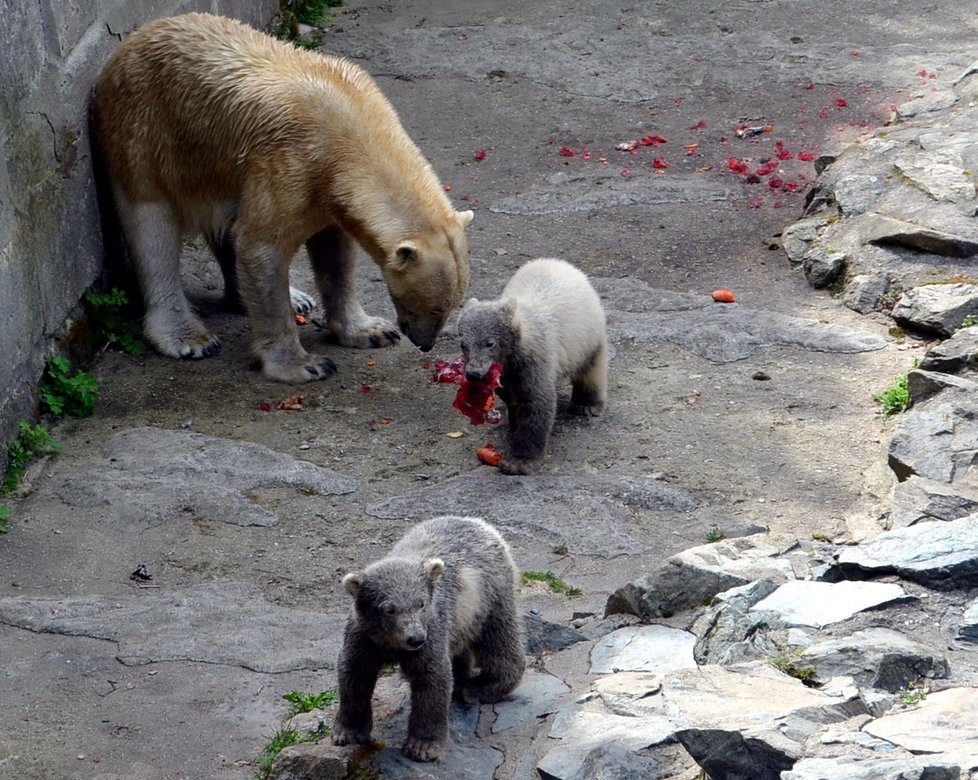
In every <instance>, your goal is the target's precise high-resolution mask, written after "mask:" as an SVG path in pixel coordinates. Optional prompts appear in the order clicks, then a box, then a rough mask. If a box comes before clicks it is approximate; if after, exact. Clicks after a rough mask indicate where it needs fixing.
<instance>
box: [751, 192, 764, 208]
mask: <svg viewBox="0 0 978 780" xmlns="http://www.w3.org/2000/svg"><path fill="white" fill-rule="evenodd" d="M763 205H764V197H763V196H762V195H755V196H754V197H753V198H751V199H750V200H749V201H747V208H751V209H759V208H760V207H761V206H763Z"/></svg>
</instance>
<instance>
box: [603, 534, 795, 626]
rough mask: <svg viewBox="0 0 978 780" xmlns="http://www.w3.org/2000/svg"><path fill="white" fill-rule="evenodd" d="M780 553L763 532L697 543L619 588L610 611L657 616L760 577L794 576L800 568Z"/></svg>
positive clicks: (610, 599) (782, 579)
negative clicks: (712, 542)
mask: <svg viewBox="0 0 978 780" xmlns="http://www.w3.org/2000/svg"><path fill="white" fill-rule="evenodd" d="M780 552H781V550H780V548H779V547H777V546H775V545H774V544H772V543H771V542H770V540H769V539H768V538H767V537H766V536H764V535H760V534H758V535H756V536H748V537H743V538H739V539H724V540H722V541H720V542H716V543H714V544H704V545H700V546H698V547H691V548H690V549H688V550H683V551H682V552H681V553H678V554H676V555H673V556H671V557H669V558H667V559H666V561H665V563H664V564H663V565H662V566H661V567H659V568H658V569H656V570H655V571H654V572H653V573H652V574H649V575H647V576H645V577H641V578H640V579H638V580H635V581H634V582H630V583H628V584H626V585H623V586H622V587H620V588H618V590H616V591H615V592H614V593H612V594H611V596H609V597H608V602H607V604H606V606H605V612H606V614H613V613H615V612H624V613H629V614H633V615H638V616H639V617H640V618H642V619H643V620H654V619H656V618H661V617H669V616H671V615H674V614H676V613H677V612H679V611H682V610H684V609H691V608H694V607H699V606H701V605H702V604H705V603H707V602H708V601H709V600H710V599H711V598H713V597H714V596H716V595H717V594H718V593H722V592H723V591H725V590H729V589H730V588H735V587H739V586H741V585H746V584H748V583H750V582H753V581H754V580H762V579H763V580H770V581H772V582H776V583H782V582H785V581H787V580H789V579H793V578H794V571H793V569H792V566H791V563H790V562H789V561H788V560H786V559H784V558H781V557H779V554H780Z"/></svg>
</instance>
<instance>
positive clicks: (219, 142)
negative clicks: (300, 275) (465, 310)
mask: <svg viewBox="0 0 978 780" xmlns="http://www.w3.org/2000/svg"><path fill="white" fill-rule="evenodd" d="M92 109H93V111H92V131H93V136H94V140H95V143H96V145H97V149H98V151H99V152H100V154H101V157H102V158H103V161H104V166H105V172H106V174H107V178H108V181H109V184H110V186H111V192H112V196H113V199H114V201H115V207H116V210H117V211H118V215H119V219H120V222H121V225H122V230H123V232H124V234H125V237H126V241H127V244H128V247H129V254H130V256H131V259H132V262H133V265H134V266H135V269H136V273H137V276H138V278H139V283H140V287H141V290H142V294H143V298H144V301H145V304H146V318H145V335H146V337H147V339H148V340H149V341H150V342H151V343H152V344H153V345H154V346H155V347H156V348H157V349H158V350H159V351H160V352H162V353H163V354H165V355H170V356H172V357H181V358H202V357H206V356H207V355H209V354H212V353H213V352H214V351H216V350H217V349H218V347H219V346H220V342H219V341H218V339H217V338H216V337H215V336H214V335H212V334H211V333H210V332H209V331H208V330H207V328H206V327H205V326H204V324H203V323H202V322H201V321H200V319H199V318H198V317H197V315H196V314H195V313H194V312H193V310H192V309H191V307H190V304H189V303H188V301H187V298H186V295H185V294H184V290H183V287H182V284H181V281H180V249H181V239H182V237H183V235H184V234H186V233H188V232H197V233H202V234H203V235H204V236H205V237H206V239H207V241H208V243H209V245H210V246H211V248H212V250H213V251H214V254H215V256H216V257H217V259H218V261H219V262H220V264H221V269H222V271H223V272H224V276H225V287H226V294H227V296H228V297H229V298H231V299H233V298H234V297H235V286H237V288H238V289H239V290H240V299H241V302H242V303H243V305H244V307H245V309H246V310H247V312H248V314H249V316H250V318H251V326H252V331H253V333H252V337H253V348H254V351H255V353H256V356H257V357H258V359H259V361H260V363H261V367H262V369H263V371H264V373H265V374H266V376H268V377H270V378H272V379H277V380H280V381H283V382H306V381H309V380H314V379H324V378H326V377H328V376H329V375H330V374H332V373H333V371H334V370H335V366H334V365H333V363H332V361H331V360H329V359H328V358H326V357H324V356H322V355H316V354H309V353H307V352H306V351H305V349H303V347H302V346H301V344H300V343H299V337H298V332H297V329H296V326H295V322H294V318H293V314H292V305H291V302H290V299H289V284H288V273H289V265H290V263H291V261H292V258H293V257H294V255H295V254H296V252H297V251H298V249H299V247H300V246H301V245H302V244H303V243H304V244H305V245H306V248H307V250H308V253H309V257H310V260H311V262H312V268H313V272H314V274H315V277H316V283H317V286H318V288H319V292H320V294H321V296H322V301H323V306H324V308H325V313H326V320H327V324H328V328H329V331H330V333H331V334H332V335H333V336H334V337H335V338H336V339H337V340H338V341H339V343H341V344H343V345H346V346H353V347H377V346H381V345H386V344H390V343H393V342H395V341H397V340H398V338H399V334H398V333H397V330H396V329H395V327H394V326H393V325H392V324H391V323H389V322H387V321H385V320H383V319H380V318H377V317H370V316H368V315H367V314H366V313H365V312H364V310H363V308H362V307H361V306H360V303H359V301H358V300H357V296H356V290H355V287H354V278H353V277H354V273H353V272H354V242H356V243H358V244H359V245H360V246H361V247H363V249H364V250H365V251H366V252H367V253H368V254H369V255H370V256H371V258H373V260H374V262H376V263H377V264H378V265H379V266H380V269H381V272H382V275H383V277H384V281H385V282H386V283H387V287H388V290H389V291H390V295H391V299H392V301H393V303H394V308H395V309H396V311H397V318H398V325H399V326H400V329H401V331H402V332H403V333H404V334H405V335H406V336H407V337H408V338H409V339H410V340H411V341H412V342H413V343H414V344H415V345H417V346H418V347H419V348H421V349H422V350H429V349H431V347H432V345H433V344H434V341H435V338H436V337H437V336H438V333H439V331H440V330H441V328H442V326H443V325H444V323H445V320H446V318H447V317H448V315H449V313H450V312H451V311H452V310H453V309H455V308H456V307H458V306H459V305H460V304H461V302H462V299H463V297H464V295H465V292H466V289H467V287H468V277H469V256H468V247H467V245H466V240H465V227H466V226H467V225H468V224H469V222H471V220H472V212H471V211H466V212H456V211H455V209H454V208H453V207H452V205H451V204H450V203H449V201H448V198H447V197H446V196H445V193H444V189H443V187H442V185H441V184H440V183H439V181H438V178H437V177H436V175H435V173H434V172H433V171H432V169H431V166H430V165H429V164H428V163H427V162H426V161H425V159H424V157H423V156H422V154H421V152H420V151H419V150H418V148H417V146H415V144H414V143H413V142H412V141H411V139H410V138H409V137H408V136H407V134H406V133H405V131H404V129H403V128H402V127H401V123H400V121H399V119H398V117H397V114H396V113H395V111H394V109H393V107H392V106H391V104H390V103H389V102H388V101H387V99H386V98H385V97H384V96H383V94H382V93H381V92H380V89H379V88H378V87H377V84H376V83H375V82H374V80H373V79H372V78H371V77H370V76H369V75H368V74H367V73H366V72H365V71H364V70H362V69H361V68H359V67H357V66H356V65H354V64H353V63H351V62H349V61H347V60H344V59H341V58H337V57H326V56H323V55H320V54H316V53H313V52H309V51H304V50H301V49H297V48H295V47H294V46H292V45H291V44H288V43H285V42H282V41H278V40H275V39H274V38H271V37H269V36H267V35H265V34H263V33H260V32H258V31H256V30H253V29H252V28H250V27H247V26H246V25H244V24H241V23H240V22H236V21H233V20H230V19H224V18H221V17H218V16H211V15H208V14H196V13H195V14H186V15H183V16H175V17H172V18H167V19H160V20H158V21H155V22H151V23H149V24H147V25H145V26H143V27H141V28H140V29H139V30H137V31H136V32H134V33H133V34H132V35H130V36H129V37H128V38H127V39H126V40H125V41H124V42H123V43H122V44H121V45H120V46H119V48H118V49H117V50H116V52H115V53H114V54H113V56H112V58H111V59H110V60H109V62H108V64H107V65H106V67H105V70H104V71H103V72H102V74H101V76H100V77H99V80H98V83H97V84H96V86H95V93H94V96H93V105H92ZM235 277H236V278H235Z"/></svg>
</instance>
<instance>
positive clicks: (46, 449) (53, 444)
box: [0, 420, 61, 512]
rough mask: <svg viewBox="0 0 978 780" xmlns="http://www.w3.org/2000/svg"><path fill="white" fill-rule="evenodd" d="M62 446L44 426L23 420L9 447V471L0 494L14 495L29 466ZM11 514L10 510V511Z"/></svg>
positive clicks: (6, 473)
mask: <svg viewBox="0 0 978 780" xmlns="http://www.w3.org/2000/svg"><path fill="white" fill-rule="evenodd" d="M60 451H61V444H60V443H59V442H58V441H56V440H55V439H54V437H53V436H51V434H50V433H48V429H47V428H45V427H44V426H43V425H32V424H31V423H29V422H28V421H27V420H21V421H20V425H19V426H18V434H17V438H16V439H14V440H13V441H12V442H10V444H8V445H7V456H8V458H9V460H8V463H7V471H6V472H5V473H4V475H3V484H2V485H0V494H3V493H12V492H13V491H15V490H16V489H17V486H18V485H20V481H21V479H23V477H24V470H25V469H26V468H27V464H28V463H30V462H31V461H32V460H33V459H34V458H37V457H39V456H41V455H46V454H48V453H51V452H60ZM8 512H9V510H8Z"/></svg>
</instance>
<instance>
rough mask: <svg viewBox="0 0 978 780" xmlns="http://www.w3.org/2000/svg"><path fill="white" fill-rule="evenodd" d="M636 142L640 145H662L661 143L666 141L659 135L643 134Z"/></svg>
mask: <svg viewBox="0 0 978 780" xmlns="http://www.w3.org/2000/svg"><path fill="white" fill-rule="evenodd" d="M638 142H639V143H640V144H641V145H642V146H662V144H664V143H668V141H666V139H665V138H663V137H662V136H661V135H643V136H642V137H641V138H639V139H638Z"/></svg>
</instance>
